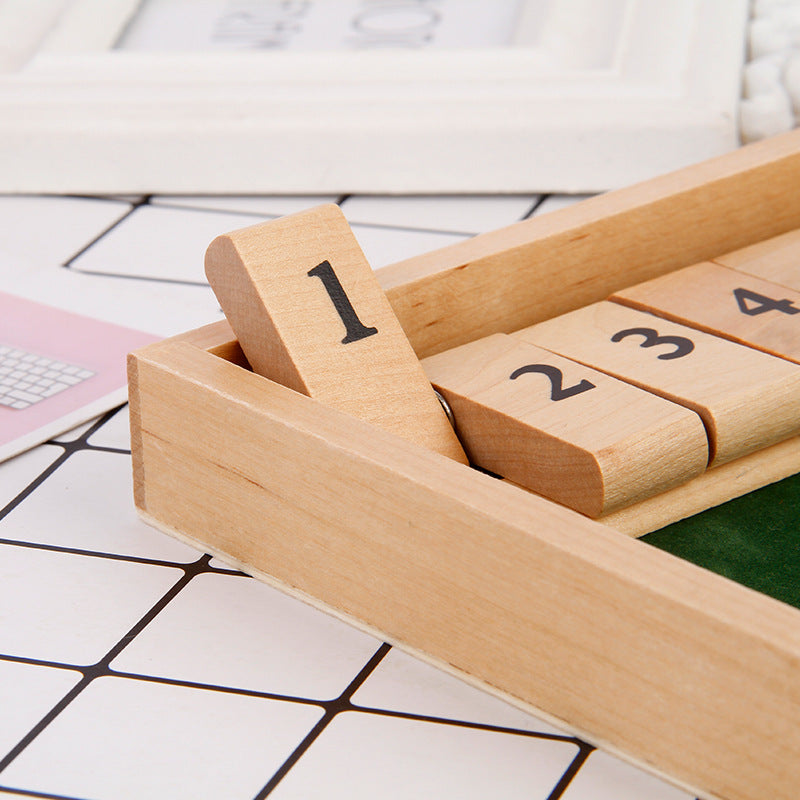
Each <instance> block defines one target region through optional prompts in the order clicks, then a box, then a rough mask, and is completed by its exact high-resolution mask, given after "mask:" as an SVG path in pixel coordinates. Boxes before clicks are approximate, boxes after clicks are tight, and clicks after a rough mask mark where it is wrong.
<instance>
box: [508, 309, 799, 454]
mask: <svg viewBox="0 0 800 800" xmlns="http://www.w3.org/2000/svg"><path fill="white" fill-rule="evenodd" d="M514 335H515V336H517V337H518V338H520V339H522V340H524V341H527V342H531V343H533V344H536V345H538V346H540V347H545V348H547V349H548V350H552V351H553V352H557V353H560V354H561V355H565V356H567V357H569V358H573V359H575V360H576V361H580V362H582V363H584V364H587V365H590V366H592V367H595V368H596V369H600V370H602V371H603V372H607V373H609V374H610V375H615V376H616V377H618V378H622V379H623V380H626V381H629V382H630V383H633V384H636V385H638V386H641V387H643V388H646V389H648V390H649V391H652V392H655V393H656V394H660V395H662V396H663V397H666V398H668V399H670V400H673V401H675V402H677V403H681V404H682V405H685V406H687V407H688V408H691V409H693V410H695V411H696V412H697V413H698V414H700V416H701V417H702V418H703V422H705V424H706V430H707V432H708V436H709V446H710V451H711V464H722V463H724V462H726V461H731V460H733V459H734V458H738V457H740V456H743V455H745V454H746V453H751V452H753V451H755V450H758V449H760V448H763V447H767V446H769V445H771V444H774V443H776V442H778V441H781V440H783V439H787V438H789V437H790V436H793V435H795V434H797V433H798V432H800V366H798V365H797V364H793V363H792V362H791V361H785V360H784V359H781V358H776V357H775V356H771V355H768V354H767V353H762V352H759V351H758V350H753V349H752V348H750V347H744V346H742V345H739V344H735V343H734V342H730V341H727V340H726V339H722V338H720V337H718V336H712V335H711V334H708V333H704V332H702V331H698V330H692V329H691V328H687V327H685V326H683V325H678V324H676V323H674V322H670V321H668V320H665V319H660V318H659V317H656V316H653V315H652V314H648V313H646V312H644V311H638V310H636V309H633V308H626V307H625V306H622V305H619V304H617V303H611V302H602V303H595V304H594V305H590V306H586V307H584V308H581V309H578V310H577V311H573V312H570V313H569V314H564V315H563V316H560V317H556V318H554V319H551V320H548V321H547V322H543V323H540V324H538V325H533V326H531V327H530V328H525V329H524V330H522V331H519V332H517V333H515V334H514Z"/></svg>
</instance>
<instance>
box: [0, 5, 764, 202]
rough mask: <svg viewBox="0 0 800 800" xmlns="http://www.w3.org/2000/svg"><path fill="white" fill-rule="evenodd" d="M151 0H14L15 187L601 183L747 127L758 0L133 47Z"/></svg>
mask: <svg viewBox="0 0 800 800" xmlns="http://www.w3.org/2000/svg"><path fill="white" fill-rule="evenodd" d="M319 1H320V0H316V2H319ZM140 5H141V0H0V191H2V192H16V191H21V192H71V193H139V192H170V193H187V194H188V193H278V192H281V193H326V194H327V193H339V192H374V193H386V192H389V193H393V192H394V193H430V192H437V193H447V192H551V191H552V192H596V191H602V190H605V189H610V188H615V187H617V186H621V185H626V184H629V183H631V182H634V181H638V180H643V179H645V178H648V177H650V176H652V175H654V174H658V173H661V172H665V171H669V170H672V169H675V168H677V167H679V166H683V165H685V164H688V163H692V162H695V161H699V160H702V159H705V158H707V157H710V156H713V155H716V154H718V153H721V152H724V151H726V150H729V149H732V148H734V147H736V146H737V145H738V143H739V141H738V124H737V117H738V103H739V97H740V83H741V71H742V65H743V63H744V55H745V32H746V24H747V18H748V5H749V4H748V0H669V2H668V3H667V2H660V1H659V0H524V2H521V4H520V12H519V21H518V25H517V28H516V33H515V36H514V39H513V41H512V43H511V44H510V46H507V47H497V48H487V49H472V50H467V49H464V50H443V49H442V50H435V49H431V50H415V51H398V50H375V51H331V52H313V53H309V52H298V51H292V50H285V51H264V52H258V51H250V52H239V51H237V52H213V53H204V52H201V53H197V52H192V53H180V52H171V53H161V52H157V53H153V52H139V51H126V50H123V49H115V47H114V46H115V43H116V42H117V41H118V39H119V37H120V36H121V34H122V32H123V31H124V30H125V27H126V25H127V24H128V22H129V21H130V20H131V18H132V17H133V15H135V14H136V12H137V10H138V9H139V7H140ZM543 7H544V8H545V10H544V11H543V10H542V9H543ZM543 17H544V23H543Z"/></svg>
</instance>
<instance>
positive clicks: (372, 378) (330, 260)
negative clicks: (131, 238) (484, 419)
mask: <svg viewBox="0 0 800 800" xmlns="http://www.w3.org/2000/svg"><path fill="white" fill-rule="evenodd" d="M206 275H207V276H208V279H209V282H210V283H211V286H212V287H213V289H214V292H215V293H216V295H217V299H218V300H219V302H220V305H221V306H222V309H223V311H224V312H225V316H226V317H227V318H228V320H229V321H230V323H231V326H232V328H233V330H234V331H235V332H236V336H237V338H238V340H239V343H240V345H241V348H242V350H243V352H244V354H245V355H246V356H247V359H248V361H249V362H250V364H251V365H252V367H253V369H254V370H255V371H256V372H257V373H259V374H260V375H264V376H265V377H269V378H271V379H273V380H275V381H277V382H278V383H281V384H283V385H284V386H288V387H289V388H291V389H294V390H295V391H298V392H302V393H303V394H307V395H309V396H310V397H314V398H316V399H317V400H319V401H320V402H322V403H325V404H326V405H330V406H332V407H333V408H338V409H340V410H342V411H346V412H348V413H350V414H353V415H354V416H357V417H359V418H361V419H364V420H367V421H368V422H371V423H373V424H375V425H377V426H379V427H381V428H384V429H385V430H389V431H391V432H393V433H395V434H397V435H398V436H402V437H404V438H406V439H409V440H410V441H414V442H417V443H419V444H421V445H423V446H424V447H429V448H430V449H432V450H435V451H437V452H441V453H443V454H445V455H448V456H450V457H451V458H455V459H457V460H459V461H462V462H466V456H465V455H464V452H463V450H462V448H461V445H460V444H459V442H458V439H457V438H456V436H455V433H454V432H453V429H452V427H451V426H450V423H449V421H448V419H447V417H446V416H445V413H444V411H443V410H442V408H441V405H440V404H439V401H438V399H437V398H436V395H435V394H434V392H433V389H432V388H431V386H430V384H429V383H428V381H427V379H426V377H425V373H424V372H423V371H422V368H421V366H420V364H419V361H418V359H417V357H416V355H415V354H414V351H413V350H412V348H411V346H410V344H409V343H408V340H407V339H406V336H405V334H404V333H403V330H402V328H401V327H400V324H399V323H398V321H397V318H396V317H395V315H394V313H393V312H392V309H391V306H390V305H389V303H388V301H387V300H386V297H385V295H384V294H383V291H382V290H381V288H380V286H379V284H378V281H377V279H376V278H375V274H374V273H373V271H372V269H371V268H370V266H369V264H368V263H367V260H366V258H365V257H364V254H363V252H362V251H361V248H360V247H359V245H358V242H357V241H356V239H355V237H354V236H353V233H352V231H351V230H350V226H349V225H348V224H347V221H346V220H345V218H344V215H343V214H342V212H341V210H340V209H339V208H338V206H335V205H326V206H320V207H318V208H315V209H311V210H309V211H304V212H301V213H299V214H293V215H290V216H287V217H283V218H281V219H278V220H274V221H271V222H265V223H262V224H260V225H255V226H252V227H250V228H244V229H242V230H238V231H233V232H232V233H228V234H225V235H223V236H219V237H217V238H216V239H215V240H214V241H213V242H212V243H211V245H210V246H209V248H208V250H207V252H206Z"/></svg>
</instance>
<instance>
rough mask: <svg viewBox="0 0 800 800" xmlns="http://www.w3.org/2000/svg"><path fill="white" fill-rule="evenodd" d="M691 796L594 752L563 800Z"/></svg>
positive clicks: (664, 799) (680, 799) (679, 798)
mask: <svg viewBox="0 0 800 800" xmlns="http://www.w3.org/2000/svg"><path fill="white" fill-rule="evenodd" d="M693 797H694V796H693V795H689V794H686V792H684V791H682V790H680V789H676V788H675V787H674V786H670V785H669V784H667V783H665V782H664V781H662V780H660V779H659V778H655V777H653V776H652V775H648V774H647V773H646V772H642V771H641V770H640V769H636V767H632V766H631V765H630V764H626V763H625V762H624V761H620V760H619V759H618V758H614V757H613V756H610V755H607V754H606V753H603V752H600V751H598V750H595V752H593V753H592V754H591V755H590V756H589V758H588V759H587V761H586V763H585V764H584V765H583V766H582V767H581V769H580V770H579V771H578V774H577V775H576V776H575V777H574V778H573V779H572V780H571V781H570V784H569V787H568V788H567V791H566V792H564V795H563V800H645V799H646V800H692V798H693Z"/></svg>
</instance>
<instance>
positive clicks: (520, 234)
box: [130, 131, 800, 800]
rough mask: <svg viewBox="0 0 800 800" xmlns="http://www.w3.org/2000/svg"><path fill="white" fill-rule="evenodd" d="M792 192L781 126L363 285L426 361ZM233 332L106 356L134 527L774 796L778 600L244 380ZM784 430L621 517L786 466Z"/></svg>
mask: <svg viewBox="0 0 800 800" xmlns="http://www.w3.org/2000/svg"><path fill="white" fill-rule="evenodd" d="M798 185H800V131H795V132H794V133H792V134H787V135H785V136H782V137H778V138H776V139H774V140H771V141H769V142H764V143H761V144H759V145H755V146H749V147H747V148H743V149H741V150H738V151H736V152H733V153H731V154H730V155H728V156H725V157H723V158H721V159H716V160H714V161H711V162H707V163H706V164H703V165H700V166H698V167H696V168H693V169H690V170H684V171H682V172H680V173H676V174H673V175H671V176H667V177H665V178H662V179H658V180H657V181H652V182H649V183H648V184H644V185H642V186H639V187H635V188H633V189H630V190H624V191H622V192H618V193H612V194H609V195H606V196H604V197H603V198H600V199H599V200H598V201H592V202H591V203H590V204H589V206H588V208H587V207H586V206H585V205H583V204H579V205H578V206H575V207H573V208H567V209H564V210H563V211H560V212H556V214H557V215H558V216H556V215H555V214H554V215H552V216H551V217H550V218H549V219H548V218H546V217H544V218H542V219H541V220H540V221H539V222H536V221H535V220H533V221H531V223H530V224H523V225H522V226H521V227H518V228H515V229H514V230H513V233H509V232H508V231H506V232H505V233H502V232H501V233H499V234H498V235H497V236H491V237H489V238H488V239H487V238H481V237H479V240H478V241H477V242H476V243H473V245H471V246H470V248H468V249H467V250H462V249H457V250H452V249H449V250H446V251H443V252H444V257H440V255H434V256H424V257H422V258H421V259H412V260H411V261H410V262H406V263H405V264H403V265H400V266H398V267H393V268H391V269H389V270H387V271H385V272H382V277H381V282H382V283H383V285H384V286H387V285H390V286H391V289H390V299H391V302H392V304H393V306H394V308H395V310H396V311H398V313H399V315H400V318H401V322H402V324H403V326H404V328H405V329H406V331H407V333H409V334H410V335H411V337H412V340H413V343H414V345H415V347H416V348H417V351H418V355H429V354H432V353H433V352H440V351H442V350H445V349H447V348H448V347H450V346H454V345H455V344H461V343H465V342H468V341H470V340H472V339H475V338H478V337H479V336H481V335H483V334H488V333H492V332H496V331H497V330H501V329H503V327H504V326H506V325H509V324H510V328H514V327H518V326H520V325H525V324H528V322H535V321H536V320H537V319H542V318H546V317H549V316H553V315H554V314H557V313H560V312H561V311H563V310H566V309H565V306H570V304H574V306H580V305H583V304H586V303H587V302H593V301H597V300H601V299H604V298H605V297H606V296H607V295H608V294H610V293H611V292H612V291H615V290H617V289H621V288H623V287H624V286H627V285H631V284H633V283H637V282H641V281H643V280H648V279H650V278H653V277H656V276H657V275H659V274H664V273H666V272H669V271H671V270H673V269H677V268H679V267H684V266H689V265H691V264H694V263H697V262H699V261H703V260H708V259H709V258H711V257H712V256H714V255H717V254H719V253H724V252H727V251H731V250H734V249H738V248H742V247H746V246H748V245H751V244H754V243H756V242H757V241H759V240H761V239H764V238H766V237H769V236H774V235H777V234H779V233H782V232H784V231H788V230H791V229H794V228H798V227H800V193H798V192H796V191H795V187H796V186H798ZM504 250H505V251H507V255H508V257H509V261H508V262H506V261H505V260H504V257H503V251H504ZM462 256H464V257H465V258H464V259H462ZM459 267H462V268H463V269H459ZM609 271H610V272H611V273H612V278H611V279H610V280H609V279H608V273H609ZM628 271H630V272H629V273H628ZM473 291H474V293H473V294H470V292H473ZM515 320H521V321H520V322H515ZM526 320H527V322H526ZM233 340H234V337H233V335H232V333H231V331H230V328H229V327H228V325H227V324H226V323H219V324H217V325H214V326H211V327H209V328H206V329H202V330H200V331H198V332H192V333H190V334H187V335H185V336H184V337H181V339H180V340H178V341H175V340H173V341H170V342H164V343H160V344H158V345H154V346H153V347H152V348H148V349H147V350H144V351H142V352H140V353H139V354H137V355H135V356H134V357H132V359H131V362H130V378H131V437H132V450H133V464H134V489H135V498H136V505H137V508H138V510H139V513H140V514H141V516H142V518H143V519H145V520H146V521H148V522H150V523H151V524H154V525H156V526H157V527H159V528H161V529H162V530H165V531H168V532H170V533H172V534H173V535H175V536H177V537H178V538H181V539H183V540H185V541H190V542H193V543H195V544H197V545H198V546H200V547H203V548H205V549H206V550H208V551H209V552H214V553H216V554H218V555H220V556H221V557H224V558H225V559H227V560H228V561H230V562H231V563H234V564H236V565H238V566H239V567H240V568H242V569H244V570H245V571H247V572H249V573H250V574H253V575H255V576H257V577H259V578H261V579H262V580H269V581H270V582H272V583H273V584H275V585H278V586H281V587H282V588H283V589H285V590H286V591H289V592H291V593H293V594H295V595H298V596H302V597H304V598H305V599H307V600H309V601H310V602H313V603H314V604H316V605H318V606H319V607H322V608H326V609H327V610H329V611H331V612H332V613H334V614H337V615H338V616H340V617H343V618H346V619H349V620H351V621H353V622H354V623H356V624H358V625H360V626H362V627H365V628H366V629H369V630H372V631H373V632H374V633H376V635H378V636H382V637H384V638H385V639H386V640H387V641H390V642H392V643H394V644H397V645H399V646H401V647H403V648H405V649H407V650H409V651H412V652H414V653H416V654H418V655H420V656H421V657H423V658H425V659H427V660H428V661H430V662H432V663H435V664H437V665H439V666H442V667H443V668H445V669H448V670H449V671H450V672H452V673H454V674H457V675H459V676H461V677H463V678H464V679H465V680H467V681H469V682H471V683H473V684H475V685H480V686H482V687H483V688H485V689H486V690H487V691H491V692H493V693H495V694H499V695H500V696H503V697H505V698H506V699H508V700H510V701H512V702H515V703H517V704H518V705H520V706H521V707H523V708H527V709H531V708H535V709H537V710H539V711H540V712H542V711H543V712H544V713H545V715H546V716H548V717H550V718H552V719H553V720H554V721H557V722H559V724H561V725H562V727H565V728H567V729H569V730H572V731H573V732H575V733H577V734H579V735H581V736H583V737H584V738H585V739H586V740H588V741H590V742H592V743H594V744H597V745H599V746H601V747H603V748H605V749H607V750H610V751H613V752H616V753H618V754H620V755H622V756H624V757H625V758H627V759H629V760H631V761H634V762H636V763H637V764H640V765H642V766H644V767H646V768H647V769H649V770H651V771H654V772H657V773H659V774H661V775H664V776H667V777H669V779H670V780H672V781H673V782H675V783H677V784H678V785H681V786H683V787H684V788H686V790H687V791H690V792H693V795H692V796H695V795H696V796H699V797H702V798H703V800H764V798H765V797H769V798H770V800H794V799H795V798H796V795H797V786H798V785H800V728H798V726H797V719H798V715H799V713H800V670H798V668H797V666H798V664H799V663H800V633H798V631H800V612H799V611H798V610H796V609H793V608H789V607H788V606H785V605H783V604H781V603H778V602H776V601H773V600H770V599H768V598H766V597H764V596H762V595H760V594H758V593H755V592H752V591H750V590H748V589H745V588H743V587H741V586H738V585H736V584H733V583H731V582H729V581H726V580H724V579H722V578H720V577H718V576H715V575H712V574H710V573H708V572H706V571H704V570H701V569H698V568H695V567H693V566H691V565H689V564H686V563H683V562H681V561H680V560H678V559H675V558H671V557H669V556H667V555H666V554H664V553H662V552H659V551H657V550H654V549H653V548H651V547H649V546H647V545H645V544H643V543H641V542H637V541H636V540H634V539H632V538H630V537H628V536H626V535H625V534H624V533H621V532H619V531H617V530H614V529H611V528H608V527H607V526H605V525H603V524H601V523H592V522H590V521H588V520H587V519H586V518H585V517H582V516H581V515H579V514H577V513H575V512H570V511H568V510H566V509H564V508H562V507H560V506H558V505H557V504H555V503H552V502H550V501H546V500H544V499H540V498H536V497H535V495H533V494H532V493H530V492H526V491H524V490H522V489H520V488H518V487H516V486H513V485H511V484H510V483H508V482H506V481H498V480H495V479H492V478H490V477H489V476H487V475H484V474H481V473H478V472H476V471H475V470H470V469H469V468H468V467H466V466H464V465H462V464H458V463H455V462H453V461H452V460H450V459H447V458H443V457H441V456H439V455H437V454H435V453H430V452H426V451H425V450H424V449H422V448H419V447H415V446H414V445H412V444H411V443H406V442H405V441H403V440H402V439H399V438H396V437H392V436H390V435H389V434H388V433H386V432H384V431H381V430H379V429H376V428H375V427H374V426H370V425H368V424H366V423H363V422H361V421H359V420H357V419H354V418H352V417H349V416H347V415H343V414H341V413H339V412H337V411H336V410H334V409H330V408H326V407H324V406H321V405H320V404H319V403H317V402H316V401H314V400H312V399H309V398H307V397H304V396H302V395H298V394H296V393H293V392H292V391H290V390H288V389H285V388H284V387H281V386H279V385H277V384H275V383H273V382H271V381H268V380H267V379H265V378H262V377H260V376H258V375H254V374H253V373H251V372H250V371H249V370H247V369H245V368H243V365H244V361H245V359H244V358H243V356H242V355H241V353H240V351H239V348H238V346H237V344H236V342H235V341H233ZM229 357H230V358H231V359H233V360H234V361H235V362H236V363H229V362H228V361H226V360H225V359H227V358H229ZM797 441H798V440H797V439H794V440H790V441H787V442H784V443H782V444H780V445H774V446H773V447H770V448H768V449H766V450H761V451H758V452H755V453H753V454H751V455H749V456H747V457H745V458H744V459H740V460H738V461H735V462H731V463H730V464H726V465H724V466H723V467H720V468H716V469H713V470H709V471H707V472H705V473H704V474H703V475H701V476H699V477H698V478H696V479H695V480H694V481H691V482H690V483H689V484H686V486H685V487H679V488H676V489H673V490H671V491H670V492H669V493H668V494H669V495H670V503H669V508H667V509H658V508H650V509H649V511H650V512H652V513H650V515H649V521H648V522H647V524H648V525H652V527H653V528H655V527H658V526H659V524H660V522H659V519H660V518H659V513H661V512H667V517H666V518H665V521H668V520H671V519H674V518H678V517H679V516H680V515H681V514H682V513H686V514H689V513H694V512H695V511H697V510H699V508H701V507H706V506H707V505H709V504H713V503H718V502H721V501H722V500H724V499H729V498H730V497H734V496H737V495H738V494H742V493H744V492H746V491H748V490H749V488H752V487H755V486H758V485H760V483H761V482H762V481H763V480H765V479H766V480H777V479H779V478H781V477H785V476H786V475H790V474H793V473H795V472H798V471H800V447H798V446H797V444H796V443H797ZM265 453H268V454H269V458H268V459H265V458H264V454H265ZM745 463H746V464H747V469H746V470H744V472H745V473H746V474H745V475H744V478H743V479H742V480H739V481H737V480H722V481H719V480H718V479H717V478H716V477H715V476H718V475H721V474H722V472H721V471H727V470H728V468H730V470H731V472H732V475H733V476H734V477H735V476H736V475H738V473H736V466H737V465H739V464H745ZM764 476H766V478H764ZM709 481H710V483H709ZM704 487H705V488H704ZM689 489H691V497H690V498H689V499H688V501H687V499H686V493H687V491H688V490H689ZM684 490H686V491H684ZM649 502H650V501H644V503H643V504H637V506H634V507H632V508H631V511H630V513H634V512H635V510H636V509H638V508H639V507H640V506H645V505H647V504H648V503H649ZM681 509H683V512H681ZM619 513H624V512H619ZM645 516H647V515H645ZM639 521H640V522H641V520H639ZM639 532H641V531H639Z"/></svg>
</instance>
